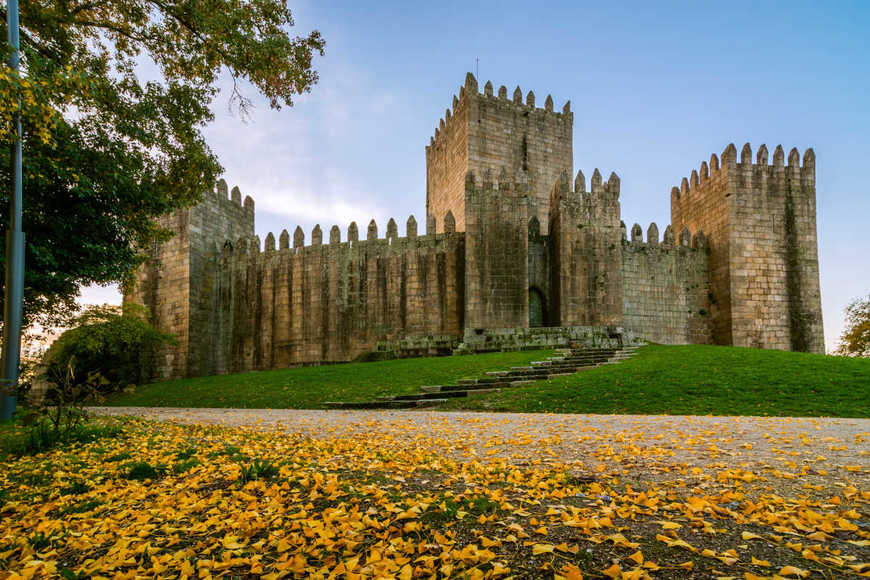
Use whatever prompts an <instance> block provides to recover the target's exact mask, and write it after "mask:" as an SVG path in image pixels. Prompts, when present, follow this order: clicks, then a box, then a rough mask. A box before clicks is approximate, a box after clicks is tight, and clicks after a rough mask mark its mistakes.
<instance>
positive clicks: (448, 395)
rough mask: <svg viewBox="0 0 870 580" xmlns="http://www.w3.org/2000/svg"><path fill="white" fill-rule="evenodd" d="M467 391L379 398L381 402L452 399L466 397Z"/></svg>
mask: <svg viewBox="0 0 870 580" xmlns="http://www.w3.org/2000/svg"><path fill="white" fill-rule="evenodd" d="M465 395H466V392H465V391H442V392H440V393H437V392H436V393H429V392H423V393H413V394H410V395H394V396H392V397H378V399H377V400H379V401H422V400H429V399H452V398H454V397H464V396H465Z"/></svg>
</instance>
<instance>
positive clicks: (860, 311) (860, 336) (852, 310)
mask: <svg viewBox="0 0 870 580" xmlns="http://www.w3.org/2000/svg"><path fill="white" fill-rule="evenodd" d="M836 353H837V354H841V355H845V356H865V357H870V294H868V295H867V297H866V298H856V299H855V300H853V301H852V302H851V303H850V304H849V305H848V306H847V307H846V329H845V330H844V331H843V334H842V335H841V336H840V344H839V345H838V346H837V350H836Z"/></svg>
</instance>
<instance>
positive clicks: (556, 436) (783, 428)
mask: <svg viewBox="0 0 870 580" xmlns="http://www.w3.org/2000/svg"><path fill="white" fill-rule="evenodd" d="M92 410H93V411H94V412H95V413H97V414H101V415H115V416H119V415H128V416H137V417H142V418H146V419H152V420H158V421H175V422H179V423H204V424H217V425H225V426H234V427H248V428H254V429H258V430H280V431H286V432H301V433H303V434H305V435H308V436H311V437H349V436H352V437H387V438H390V439H397V440H399V441H407V442H408V443H409V444H413V443H414V442H415V441H418V442H421V443H422V442H424V441H425V443H426V446H427V447H432V445H433V442H434V445H435V447H436V448H439V449H443V451H444V452H445V453H447V454H450V455H453V456H456V457H461V458H465V459H484V458H486V457H491V456H498V457H505V458H508V459H510V460H511V461H513V462H515V463H518V464H525V463H533V464H536V463H543V464H546V463H567V464H576V465H578V466H583V467H584V468H585V469H589V470H595V469H596V468H600V464H601V462H603V461H610V460H612V458H613V457H617V458H618V460H619V463H620V464H621V465H622V466H623V468H625V473H626V474H630V473H631V472H633V471H636V470H642V471H643V472H644V473H646V474H647V475H649V474H650V472H651V471H668V466H679V465H682V466H696V467H703V466H709V467H718V468H721V467H725V466H732V467H739V468H744V469H766V470H776V471H778V472H783V473H785V474H786V476H788V475H789V474H795V479H796V480H799V481H800V482H803V483H808V482H809V481H810V480H812V479H813V476H825V478H826V479H827V482H826V483H829V484H830V483H831V481H832V480H841V481H848V482H850V483H851V484H853V485H858V486H859V487H862V486H863V487H865V488H866V487H867V486H868V485H870V419H838V418H788V417H786V418H781V417H777V418H768V417H709V416H706V417H697V416H660V415H652V416H647V415H549V414H547V415H545V414H518V413H463V412H441V411H317V410H292V409H280V410H278V409H179V408H141V407H100V408H94V409H92ZM723 464H724V465H723ZM802 473H803V475H801V474H802ZM795 483H797V481H796V482H795Z"/></svg>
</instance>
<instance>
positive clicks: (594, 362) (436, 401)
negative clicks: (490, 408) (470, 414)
mask: <svg viewBox="0 0 870 580" xmlns="http://www.w3.org/2000/svg"><path fill="white" fill-rule="evenodd" d="M637 348H638V347H636V346H627V347H621V348H590V347H586V346H578V345H572V346H571V347H569V348H561V349H556V351H555V352H554V355H553V356H551V357H549V358H548V359H547V360H543V361H534V362H532V363H531V364H530V365H529V366H525V367H511V368H510V370H506V371H490V372H488V373H486V376H484V377H481V378H477V379H459V380H458V381H456V384H453V385H426V386H423V387H420V391H421V392H420V393H415V394H411V395H395V396H387V397H378V398H377V399H375V400H374V401H346V402H345V401H335V402H328V403H326V406H327V407H328V408H330V409H412V408H417V407H430V406H434V405H440V404H441V403H445V402H447V401H448V400H449V399H456V398H460V397H467V396H468V395H469V394H472V393H491V392H495V391H499V390H501V389H505V388H510V387H516V386H519V385H525V384H529V383H534V382H535V381H543V380H546V379H550V378H553V377H559V376H563V375H572V374H574V373H576V372H579V371H582V370H586V369H590V368H594V367H597V366H601V365H607V364H615V363H618V362H621V361H623V360H625V359H627V358H630V357H632V356H634V354H635V352H636V351H637Z"/></svg>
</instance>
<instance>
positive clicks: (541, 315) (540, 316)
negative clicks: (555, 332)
mask: <svg viewBox="0 0 870 580" xmlns="http://www.w3.org/2000/svg"><path fill="white" fill-rule="evenodd" d="M546 323H547V305H546V303H545V302H544V295H543V294H542V293H541V291H540V290H538V289H537V288H529V327H530V328H535V327H538V326H544V325H546Z"/></svg>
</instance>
